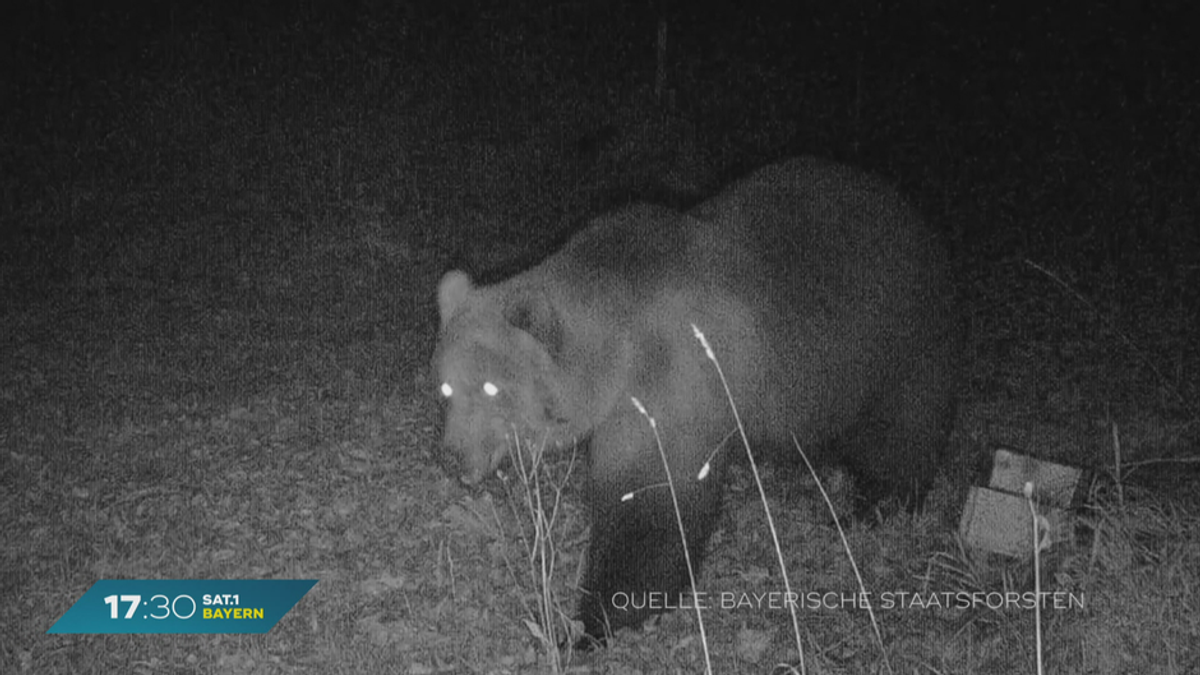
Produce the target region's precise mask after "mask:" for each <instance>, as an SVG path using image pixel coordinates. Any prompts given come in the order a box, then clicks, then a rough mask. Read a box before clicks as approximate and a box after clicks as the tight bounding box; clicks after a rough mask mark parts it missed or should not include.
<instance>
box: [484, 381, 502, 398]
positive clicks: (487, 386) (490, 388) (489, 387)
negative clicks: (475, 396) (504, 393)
mask: <svg viewBox="0 0 1200 675" xmlns="http://www.w3.org/2000/svg"><path fill="white" fill-rule="evenodd" d="M483 393H485V394H487V395H488V397H489V398H490V397H492V396H495V395H496V394H499V393H500V387H497V386H496V385H494V384H492V383H491V382H484V383H483Z"/></svg>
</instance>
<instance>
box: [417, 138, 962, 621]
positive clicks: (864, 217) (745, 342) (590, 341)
mask: <svg viewBox="0 0 1200 675" xmlns="http://www.w3.org/2000/svg"><path fill="white" fill-rule="evenodd" d="M944 267H945V260H944V255H943V253H942V252H941V251H940V249H939V247H938V246H937V245H936V243H935V238H934V237H933V236H932V235H931V233H930V232H929V231H928V230H927V229H926V228H925V226H924V225H923V223H922V220H921V218H920V217H919V216H918V215H917V213H916V212H915V211H914V210H913V209H912V208H911V207H909V206H908V205H907V204H906V203H905V202H904V200H902V199H901V198H900V197H899V196H898V195H897V194H896V192H894V191H893V190H892V189H891V188H889V187H888V186H887V185H885V184H884V183H883V182H881V181H879V180H877V179H875V178H873V177H871V176H868V175H865V174H863V173H861V172H858V171H855V170H853V169H850V168H847V167H844V166H840V165H837V164H833V163H829V162H825V161H821V160H817V159H811V158H802V159H793V160H788V161H784V162H780V163H777V164H774V165H770V166H767V167H765V168H762V169H759V170H758V171H756V172H754V173H752V174H750V175H749V176H747V177H745V178H743V179H741V180H739V181H737V182H735V183H733V184H732V185H731V186H729V187H728V188H726V189H725V190H724V191H722V192H721V193H719V194H718V195H717V196H715V197H713V198H711V199H709V200H707V201H705V202H703V203H701V204H700V205H699V206H697V207H696V208H694V209H692V210H691V211H689V212H687V213H686V214H682V213H678V212H675V211H672V210H669V209H666V208H661V207H655V206H647V205H634V206H629V207H626V208H624V209H622V210H618V211H616V212H614V213H611V214H609V215H605V216H602V217H599V218H597V219H595V220H593V221H592V222H591V223H590V224H589V225H587V226H586V227H585V228H584V229H583V230H581V231H580V232H579V233H577V234H576V235H575V236H574V237H572V238H571V239H570V240H569V241H568V242H567V243H566V245H565V246H564V247H563V248H562V249H560V250H559V251H558V252H557V253H554V254H553V255H551V256H550V257H548V258H547V259H546V260H544V261H543V262H541V263H540V264H538V265H536V266H534V267H533V268H531V269H529V270H527V271H524V272H521V273H519V274H517V275H515V276H513V277H511V278H509V279H507V280H505V281H502V282H500V283H496V284H492V285H488V286H482V287H476V286H474V285H472V283H471V280H470V279H469V278H468V277H467V276H466V275H465V274H463V273H461V272H449V273H447V274H446V275H445V276H444V277H443V278H442V280H441V284H440V286H439V288H438V306H439V310H440V313H441V335H440V340H439V342H438V347H437V351H436V355H435V368H436V371H437V373H438V374H439V377H440V381H441V383H442V384H441V393H442V395H443V396H444V399H445V436H444V449H445V451H446V452H447V453H450V455H451V456H452V457H453V458H455V459H456V460H457V462H458V464H459V466H460V467H461V478H462V480H463V481H464V482H465V483H467V484H476V483H479V482H480V481H482V480H483V479H484V478H486V477H488V476H490V475H492V474H493V473H494V472H495V471H496V470H497V469H498V468H499V466H500V464H501V462H502V460H504V459H505V458H506V457H507V453H508V448H509V445H510V444H511V443H513V437H512V435H513V434H514V433H515V434H517V435H518V436H520V437H521V438H522V439H523V442H525V441H528V442H531V443H534V444H541V443H547V444H548V445H550V446H558V447H562V446H564V445H569V444H570V443H572V442H575V441H580V442H582V441H587V447H588V455H589V456H588V465H587V466H588V468H587V473H586V476H587V478H586V481H585V485H584V497H585V499H586V502H587V504H588V505H589V507H590V509H591V513H592V537H591V544H590V548H589V555H588V568H587V571H586V574H585V577H584V581H583V589H582V591H583V595H582V597H581V601H580V605H579V612H580V617H581V619H582V621H583V624H584V629H585V631H586V633H587V635H588V636H590V637H591V638H593V639H595V640H597V641H598V642H600V643H603V641H604V638H605V637H606V635H607V634H608V631H609V630H611V629H616V628H619V627H622V626H630V625H637V624H639V623H640V622H641V621H642V620H643V619H645V618H646V616H647V615H648V614H649V613H650V612H651V611H654V610H652V609H645V610H636V611H635V610H633V609H630V608H629V606H630V605H636V606H638V607H641V606H643V605H645V604H646V603H645V602H644V600H645V598H646V596H647V594H648V593H661V594H663V595H661V596H656V597H659V598H675V597H677V595H676V594H678V593H679V592H682V591H683V590H684V589H685V587H686V586H687V584H688V577H687V569H686V567H685V564H684V555H683V549H682V545H681V540H680V534H679V526H678V524H677V521H676V517H675V513H674V507H673V505H672V499H671V495H670V492H669V491H668V490H667V489H666V488H665V487H662V484H663V483H664V482H665V480H666V477H665V474H664V470H663V463H662V458H661V456H660V453H659V450H658V446H657V445H656V443H655V439H654V435H653V432H652V431H651V428H650V426H649V425H648V423H647V420H646V419H645V418H644V417H643V416H642V415H641V414H640V413H639V411H638V410H637V409H636V408H635V407H634V405H633V403H632V402H631V399H632V398H636V399H637V400H638V401H640V402H641V403H642V404H644V406H645V408H646V409H647V411H648V413H649V414H650V415H651V416H652V417H654V419H655V420H657V426H658V429H659V432H660V434H661V437H662V443H663V446H664V450H665V455H666V458H667V460H668V462H669V466H670V471H671V476H672V478H673V480H674V483H675V488H676V491H677V496H678V500H679V508H680V516H681V517H682V521H683V526H684V530H685V531H686V534H687V542H688V546H689V550H690V552H691V555H692V558H693V560H698V559H699V557H700V556H701V555H702V554H703V552H704V549H705V544H706V541H707V539H708V536H709V534H710V533H711V532H712V529H713V527H714V524H715V523H716V520H717V511H718V507H719V504H720V501H721V494H722V482H723V479H724V469H725V466H726V463H727V459H728V458H729V457H730V453H731V452H734V451H735V449H731V448H724V449H722V444H724V443H726V442H727V441H728V440H729V439H730V438H731V435H732V434H733V432H734V431H735V423H734V418H733V414H732V411H731V408H730V405H729V401H728V400H727V398H726V395H725V392H724V389H723V387H722V385H721V382H720V380H719V378H718V375H717V371H716V369H715V367H714V365H713V364H712V363H711V362H710V361H709V360H708V359H707V357H706V356H705V352H704V350H703V348H702V347H701V344H700V343H699V342H698V341H697V338H696V337H695V335H694V332H693V329H692V325H693V324H694V325H695V326H696V327H698V328H699V329H700V330H701V331H703V333H704V334H705V335H706V336H707V338H708V340H709V342H710V343H711V344H712V347H713V350H714V352H715V354H716V357H717V359H718V360H719V361H720V363H721V367H722V368H723V369H724V372H725V375H726V377H727V378H728V382H729V387H730V390H731V392H732V396H733V400H734V401H735V403H736V404H737V406H738V410H739V411H740V413H741V415H742V420H743V422H744V423H745V428H746V431H747V432H748V434H749V436H750V438H751V441H752V442H753V441H755V440H759V441H761V442H764V443H767V444H775V445H777V446H778V445H780V444H785V445H786V447H787V448H791V435H792V434H795V436H796V438H798V439H799V441H800V443H801V445H802V447H803V448H805V449H806V450H807V451H809V452H810V455H811V454H812V453H817V452H822V453H823V455H824V456H826V457H829V456H832V458H834V459H837V460H840V461H842V462H844V463H845V464H847V465H849V467H850V468H851V469H852V470H854V471H855V472H856V473H857V474H858V476H860V478H861V479H862V480H863V481H864V482H863V483H862V484H863V485H864V486H867V488H868V489H873V488H879V489H880V491H882V492H884V493H886V492H891V493H894V494H899V495H901V496H908V495H913V494H919V492H920V490H921V489H923V488H924V487H927V485H928V483H929V481H930V479H931V478H932V477H933V475H934V473H935V471H936V469H937V468H938V467H939V465H940V463H941V459H942V451H943V449H944V447H945V444H946V434H947V431H948V429H947V427H948V420H949V419H950V415H951V412H952V407H953V406H952V404H953V398H952V396H951V395H950V393H949V392H950V387H949V382H948V380H949V375H950V363H951V356H952V354H951V348H952V345H953V340H952V339H951V338H952V336H953V331H952V330H950V323H951V312H950V311H949V310H950V304H949V296H950V294H949V287H948V284H947V281H946V277H945V274H944ZM710 461H711V464H709V470H708V471H705V472H702V471H701V469H702V467H704V465H705V464H706V462H710ZM630 493H634V496H633V498H632V499H623V497H625V496H627V495H629V494H630ZM654 597H655V596H652V598H651V599H652V600H653V599H654ZM614 599H615V600H616V601H617V602H616V604H614ZM658 604H661V601H660V602H659V603H658Z"/></svg>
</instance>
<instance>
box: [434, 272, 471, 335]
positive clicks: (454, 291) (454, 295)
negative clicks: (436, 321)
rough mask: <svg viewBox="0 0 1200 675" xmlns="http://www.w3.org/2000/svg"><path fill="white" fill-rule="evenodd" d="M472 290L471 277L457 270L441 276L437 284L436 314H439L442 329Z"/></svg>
mask: <svg viewBox="0 0 1200 675" xmlns="http://www.w3.org/2000/svg"><path fill="white" fill-rule="evenodd" d="M473 288H474V287H473V286H472V285H471V277H468V276H467V275H466V274H465V273H463V272H460V271H458V270H451V271H449V272H446V274H445V275H444V276H442V281H441V283H439V284H438V313H439V314H441V317H442V327H443V328H444V327H445V326H446V323H447V322H448V321H450V317H452V316H454V315H455V314H457V313H458V310H459V309H461V308H462V306H463V303H465V302H466V301H467V296H468V295H470V294H471V290H472V289H473Z"/></svg>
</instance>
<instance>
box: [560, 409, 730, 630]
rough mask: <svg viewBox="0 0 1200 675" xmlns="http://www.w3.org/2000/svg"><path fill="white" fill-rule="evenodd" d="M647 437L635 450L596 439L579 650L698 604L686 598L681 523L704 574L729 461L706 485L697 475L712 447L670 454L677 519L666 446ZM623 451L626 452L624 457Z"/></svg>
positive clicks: (693, 446) (699, 445)
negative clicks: (703, 561)
mask: <svg viewBox="0 0 1200 675" xmlns="http://www.w3.org/2000/svg"><path fill="white" fill-rule="evenodd" d="M642 436H643V437H642V438H640V439H638V440H640V441H641V442H640V443H638V444H634V445H630V444H627V443H620V444H615V445H614V444H613V443H614V439H612V438H605V437H603V436H602V435H598V436H597V437H594V438H593V440H592V467H591V481H590V484H589V490H588V493H589V494H588V498H589V503H590V505H591V508H592V512H593V519H592V537H591V544H590V546H589V549H588V567H587V573H586V574H585V576H584V582H583V588H582V589H581V590H582V596H581V597H580V601H579V617H580V619H581V620H582V621H583V626H584V632H585V634H586V637H585V638H584V639H583V640H581V641H580V642H581V644H578V645H577V648H578V647H583V648H585V649H586V648H589V647H590V646H593V645H594V644H599V645H603V644H604V643H605V641H606V638H607V636H608V635H610V634H611V633H612V631H615V630H617V629H618V628H623V627H627V626H637V625H640V624H641V623H642V622H643V621H645V619H646V618H647V617H649V616H650V615H651V614H654V613H658V612H662V611H665V610H668V609H673V608H676V607H679V606H681V605H682V604H683V603H684V602H689V604H690V601H688V600H687V598H686V596H685V595H684V594H685V592H686V591H687V590H688V589H689V587H690V585H691V584H690V578H689V576H688V570H687V559H686V558H685V556H684V549H683V545H682V543H681V540H680V536H679V522H680V520H682V522H683V528H684V531H685V532H686V533H687V544H688V552H689V553H690V555H691V562H692V565H693V566H694V568H695V571H696V573H699V565H700V560H701V559H702V558H703V556H704V551H705V548H706V544H707V542H708V537H709V535H710V534H711V533H712V530H713V528H714V526H715V525H716V521H717V514H718V509H719V506H720V501H721V491H722V478H723V476H722V473H723V462H714V466H713V467H712V469H711V470H710V471H709V472H708V473H707V475H705V477H704V479H703V480H701V479H699V478H698V476H697V474H698V473H699V469H700V467H701V466H702V465H703V462H704V460H705V459H706V458H707V457H708V455H709V454H710V452H711V450H712V443H711V441H710V440H705V439H700V438H696V437H694V436H693V437H689V438H686V439H680V440H681V441H682V442H681V443H680V444H679V445H678V446H675V447H672V448H671V449H670V451H669V452H668V453H667V455H668V456H669V457H671V458H672V460H671V470H672V478H673V479H674V483H675V492H676V497H677V500H678V504H679V518H677V517H676V511H675V503H674V501H673V500H672V499H671V492H670V489H669V488H668V486H667V481H666V475H665V474H664V472H663V468H662V459H661V456H660V454H659V450H658V446H657V445H656V444H655V443H654V439H653V436H652V435H650V434H649V433H646V434H643V435H642ZM647 437H648V438H647ZM618 449H620V450H623V452H620V453H616V450H618ZM720 454H722V453H718V458H717V459H718V460H719V459H720V457H719V455H720ZM630 495H631V496H630ZM627 496H629V498H628V499H623V498H625V497H627Z"/></svg>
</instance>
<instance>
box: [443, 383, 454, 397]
mask: <svg viewBox="0 0 1200 675" xmlns="http://www.w3.org/2000/svg"><path fill="white" fill-rule="evenodd" d="M441 390H442V396H445V397H446V398H450V397H451V396H452V395H453V394H454V387H451V386H450V383H449V382H443V383H442V386H441Z"/></svg>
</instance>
